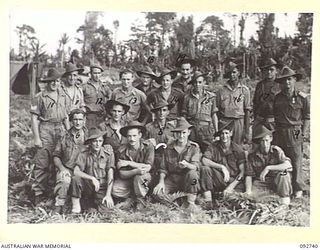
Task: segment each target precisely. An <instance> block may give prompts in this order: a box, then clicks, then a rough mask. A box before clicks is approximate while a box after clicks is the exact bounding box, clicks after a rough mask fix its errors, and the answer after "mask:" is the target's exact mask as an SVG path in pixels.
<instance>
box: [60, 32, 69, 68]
mask: <svg viewBox="0 0 320 250" xmlns="http://www.w3.org/2000/svg"><path fill="white" fill-rule="evenodd" d="M69 41H70V38H69V37H68V35H67V33H63V34H62V35H61V38H60V40H59V50H60V52H61V53H60V56H61V57H60V60H61V61H60V62H61V66H62V67H63V66H64V59H65V58H64V57H65V55H64V53H65V52H64V47H65V45H66V44H67V43H68V42H69Z"/></svg>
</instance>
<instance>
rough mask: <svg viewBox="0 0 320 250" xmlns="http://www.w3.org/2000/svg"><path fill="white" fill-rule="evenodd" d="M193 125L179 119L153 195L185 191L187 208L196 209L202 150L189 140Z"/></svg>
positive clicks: (161, 165) (164, 155)
mask: <svg viewBox="0 0 320 250" xmlns="http://www.w3.org/2000/svg"><path fill="white" fill-rule="evenodd" d="M191 128H192V125H191V124H189V123H188V122H187V121H186V119H185V118H184V117H179V118H177V124H176V127H175V128H174V129H173V130H171V131H172V132H174V138H175V140H174V141H172V142H171V143H169V144H168V146H167V148H166V149H165V151H164V154H163V157H162V160H161V163H160V170H159V172H160V178H159V183H158V185H157V186H156V187H155V188H154V190H153V194H155V195H159V196H161V194H164V193H174V192H177V191H183V192H185V193H186V194H187V203H186V206H187V208H188V207H189V208H194V207H195V203H194V202H195V200H196V198H197V193H198V192H199V191H200V184H199V161H200V148H199V145H198V144H197V143H195V142H192V141H190V140H189V139H188V137H189V135H190V133H191Z"/></svg>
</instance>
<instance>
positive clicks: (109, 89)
mask: <svg viewBox="0 0 320 250" xmlns="http://www.w3.org/2000/svg"><path fill="white" fill-rule="evenodd" d="M191 11H192V10H191ZM313 18H314V14H313V13H304V12H290V13H285V12H281V13H280V12H277V13H272V12H257V13H254V12H243V13H241V12H234V13H233V12H178V11H177V12H150V11H141V12H128V11H89V10H88V11H80V10H74V11H71V10H39V9H28V10H23V9H12V10H11V11H10V19H9V25H10V30H9V31H10V57H9V58H10V63H9V64H10V85H9V84H8V86H9V87H10V90H9V91H8V93H9V95H10V108H9V118H10V120H9V151H8V158H9V166H8V190H7V195H8V197H7V223H8V224H52V223H156V224H164V223H169V224H229V225H252V226H254V225H267V226H287V227H288V226H289V227H310V214H311V211H310V199H311V196H312V195H313V194H312V193H311V192H310V186H311V183H310V139H311V138H310V118H311V116H310V100H311V98H310V97H311V82H312V79H313V78H312V73H313V72H311V68H312V67H311V63H312V38H313ZM312 185H313V183H312Z"/></svg>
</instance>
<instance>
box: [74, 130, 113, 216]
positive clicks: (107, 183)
mask: <svg viewBox="0 0 320 250" xmlns="http://www.w3.org/2000/svg"><path fill="white" fill-rule="evenodd" d="M104 134H105V132H103V131H101V130H99V129H98V128H94V127H93V128H91V129H90V130H89V136H88V138H87V140H86V141H85V144H86V145H88V147H87V148H86V149H85V150H84V151H82V152H81V153H80V154H79V156H78V159H77V161H76V164H75V168H74V176H73V177H72V182H71V185H72V213H75V214H77V213H80V212H81V209H83V207H81V205H80V198H82V201H83V202H82V204H85V201H87V203H86V205H87V206H89V207H93V208H95V209H98V211H99V212H104V210H105V209H106V208H112V207H113V206H114V202H113V198H112V196H111V190H112V186H113V173H114V169H115V165H114V154H113V150H112V147H111V146H110V145H105V146H103V136H104ZM89 202H90V203H89Z"/></svg>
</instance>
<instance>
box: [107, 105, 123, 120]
mask: <svg viewBox="0 0 320 250" xmlns="http://www.w3.org/2000/svg"><path fill="white" fill-rule="evenodd" d="M110 113H111V117H112V118H113V120H115V121H120V120H121V117H122V116H123V115H124V109H123V107H122V106H121V105H113V107H112V109H111V111H110Z"/></svg>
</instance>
